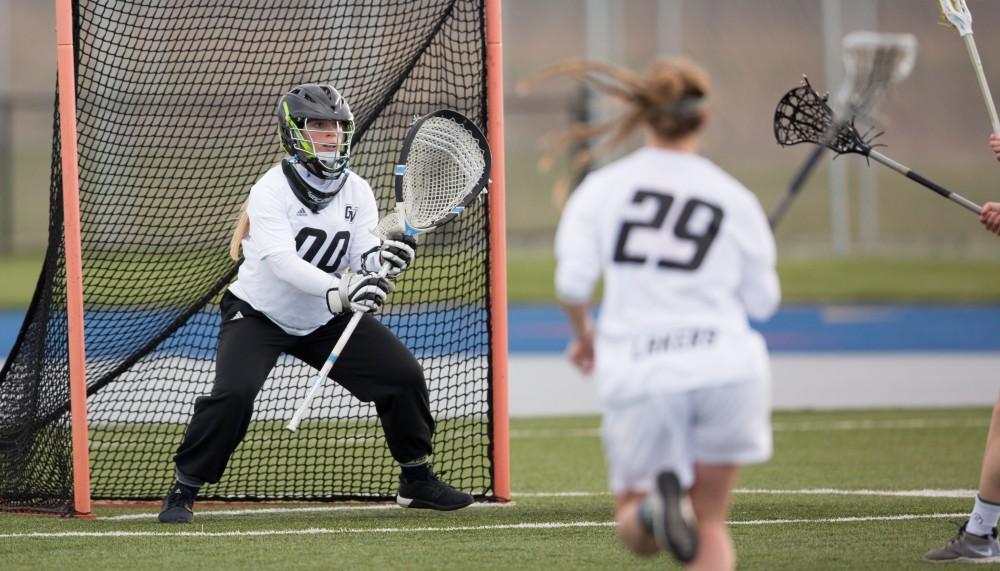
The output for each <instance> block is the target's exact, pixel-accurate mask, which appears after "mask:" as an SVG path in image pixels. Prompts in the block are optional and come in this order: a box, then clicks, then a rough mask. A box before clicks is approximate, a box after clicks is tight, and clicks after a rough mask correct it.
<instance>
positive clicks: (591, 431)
mask: <svg viewBox="0 0 1000 571" xmlns="http://www.w3.org/2000/svg"><path fill="white" fill-rule="evenodd" d="M989 425H990V421H989V419H986V418H984V419H970V418H909V419H899V420H834V421H829V420H825V421H824V420H819V421H802V422H775V423H773V424H772V425H771V427H772V429H773V430H774V431H775V432H813V431H816V432H826V431H831V430H921V429H927V428H979V427H987V426H989ZM600 435H601V430H600V429H599V428H562V429H560V428H541V429H521V430H517V429H515V430H511V431H510V437H511V438H566V437H570V438H596V437H599V436H600Z"/></svg>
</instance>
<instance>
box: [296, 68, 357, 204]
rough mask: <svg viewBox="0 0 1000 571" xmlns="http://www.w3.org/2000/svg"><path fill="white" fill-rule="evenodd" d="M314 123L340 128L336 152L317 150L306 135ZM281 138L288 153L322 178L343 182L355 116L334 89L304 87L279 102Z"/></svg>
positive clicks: (317, 86)
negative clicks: (310, 125) (323, 123)
mask: <svg viewBox="0 0 1000 571" xmlns="http://www.w3.org/2000/svg"><path fill="white" fill-rule="evenodd" d="M310 119H317V120H328V121H337V122H338V123H339V124H340V127H341V128H342V129H343V133H342V135H341V143H340V145H338V147H337V150H336V151H335V152H321V151H319V150H318V149H317V148H316V145H315V143H314V142H313V140H312V138H311V137H310V136H309V134H308V133H307V132H306V131H305V129H306V126H307V123H308V122H309V120H310ZM278 134H279V136H280V137H281V146H282V148H283V149H284V150H285V152H286V153H288V154H289V155H290V156H291V157H294V158H295V159H297V160H298V162H300V163H302V164H303V165H305V167H306V168H307V169H309V171H310V172H312V173H313V174H315V175H316V176H318V177H320V178H324V179H335V178H340V176H341V175H342V174H344V172H346V171H347V170H348V168H349V162H350V158H351V138H352V137H353V136H354V114H353V113H351V108H350V107H349V106H348V105H347V100H346V99H344V97H343V96H342V95H341V94H340V93H339V92H338V91H337V90H336V89H334V88H333V86H330V85H325V84H320V83H304V84H302V85H299V86H297V87H295V88H293V89H292V90H291V91H289V92H288V93H286V94H285V95H284V96H282V98H281V100H280V101H278ZM331 198H332V196H331Z"/></svg>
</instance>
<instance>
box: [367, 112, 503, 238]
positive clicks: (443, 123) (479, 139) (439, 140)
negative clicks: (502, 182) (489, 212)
mask: <svg viewBox="0 0 1000 571" xmlns="http://www.w3.org/2000/svg"><path fill="white" fill-rule="evenodd" d="M491 162H492V160H491V158H490V148H489V144H488V143H487V142H486V137H485V136H484V135H483V132H482V131H480V130H479V128H478V127H477V126H476V125H475V123H473V122H472V121H470V120H469V119H468V118H467V117H465V116H464V115H462V114H461V113H458V112H456V111H452V110H449V109H442V110H438V111H434V112H433V113H430V114H428V115H424V116H423V117H421V118H419V119H417V121H416V122H415V123H414V124H413V126H412V127H410V130H409V132H408V133H407V135H406V140H405V141H404V142H403V149H402V151H401V152H400V155H399V163H398V164H397V165H396V168H395V171H394V174H395V178H396V212H394V213H392V214H390V215H388V216H386V217H385V218H383V219H382V220H381V221H380V222H379V225H378V226H377V227H376V228H375V230H373V231H374V232H375V233H376V234H377V235H380V236H382V237H383V238H384V236H386V235H388V234H391V233H399V232H402V233H405V234H407V235H409V236H416V235H418V234H422V233H424V232H427V231H428V230H431V229H433V228H436V227H438V226H440V225H442V224H444V223H446V222H448V221H450V220H451V219H453V218H455V217H456V216H458V215H459V214H461V213H462V212H463V211H464V210H465V207H466V206H468V205H469V203H470V202H472V200H473V199H475V198H476V196H478V195H479V193H480V192H482V191H483V189H485V188H486V185H487V183H488V182H489V177H490V166H491Z"/></svg>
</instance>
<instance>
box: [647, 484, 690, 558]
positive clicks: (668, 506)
mask: <svg viewBox="0 0 1000 571" xmlns="http://www.w3.org/2000/svg"><path fill="white" fill-rule="evenodd" d="M653 497H654V498H655V499H654V503H653V537H654V538H655V539H656V543H657V545H659V546H660V548H661V549H664V550H666V551H667V552H669V553H670V554H671V555H673V556H674V558H675V559H677V560H678V561H680V562H681V563H690V562H691V561H693V560H694V558H695V555H697V554H698V526H697V522H696V521H695V517H694V510H693V509H692V508H691V500H690V499H689V498H688V497H687V495H686V494H685V493H684V490H683V489H682V488H681V483H680V481H679V480H678V479H677V476H676V475H675V474H674V473H673V472H662V473H660V475H659V476H657V478H656V490H655V491H654V492H653Z"/></svg>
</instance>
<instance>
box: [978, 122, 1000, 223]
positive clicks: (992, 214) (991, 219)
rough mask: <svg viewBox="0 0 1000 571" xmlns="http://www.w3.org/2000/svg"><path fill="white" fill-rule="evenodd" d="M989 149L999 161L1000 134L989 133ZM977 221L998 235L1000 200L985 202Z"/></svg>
mask: <svg viewBox="0 0 1000 571" xmlns="http://www.w3.org/2000/svg"><path fill="white" fill-rule="evenodd" d="M990 149H991V150H992V151H993V154H994V155H996V158H997V160H998V161H1000V135H998V134H997V133H992V134H990ZM979 221H980V222H981V223H982V225H983V226H985V227H986V229H987V230H989V231H990V232H993V233H994V234H997V235H1000V202H987V203H986V204H984V205H983V209H982V210H981V211H980V213H979Z"/></svg>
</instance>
